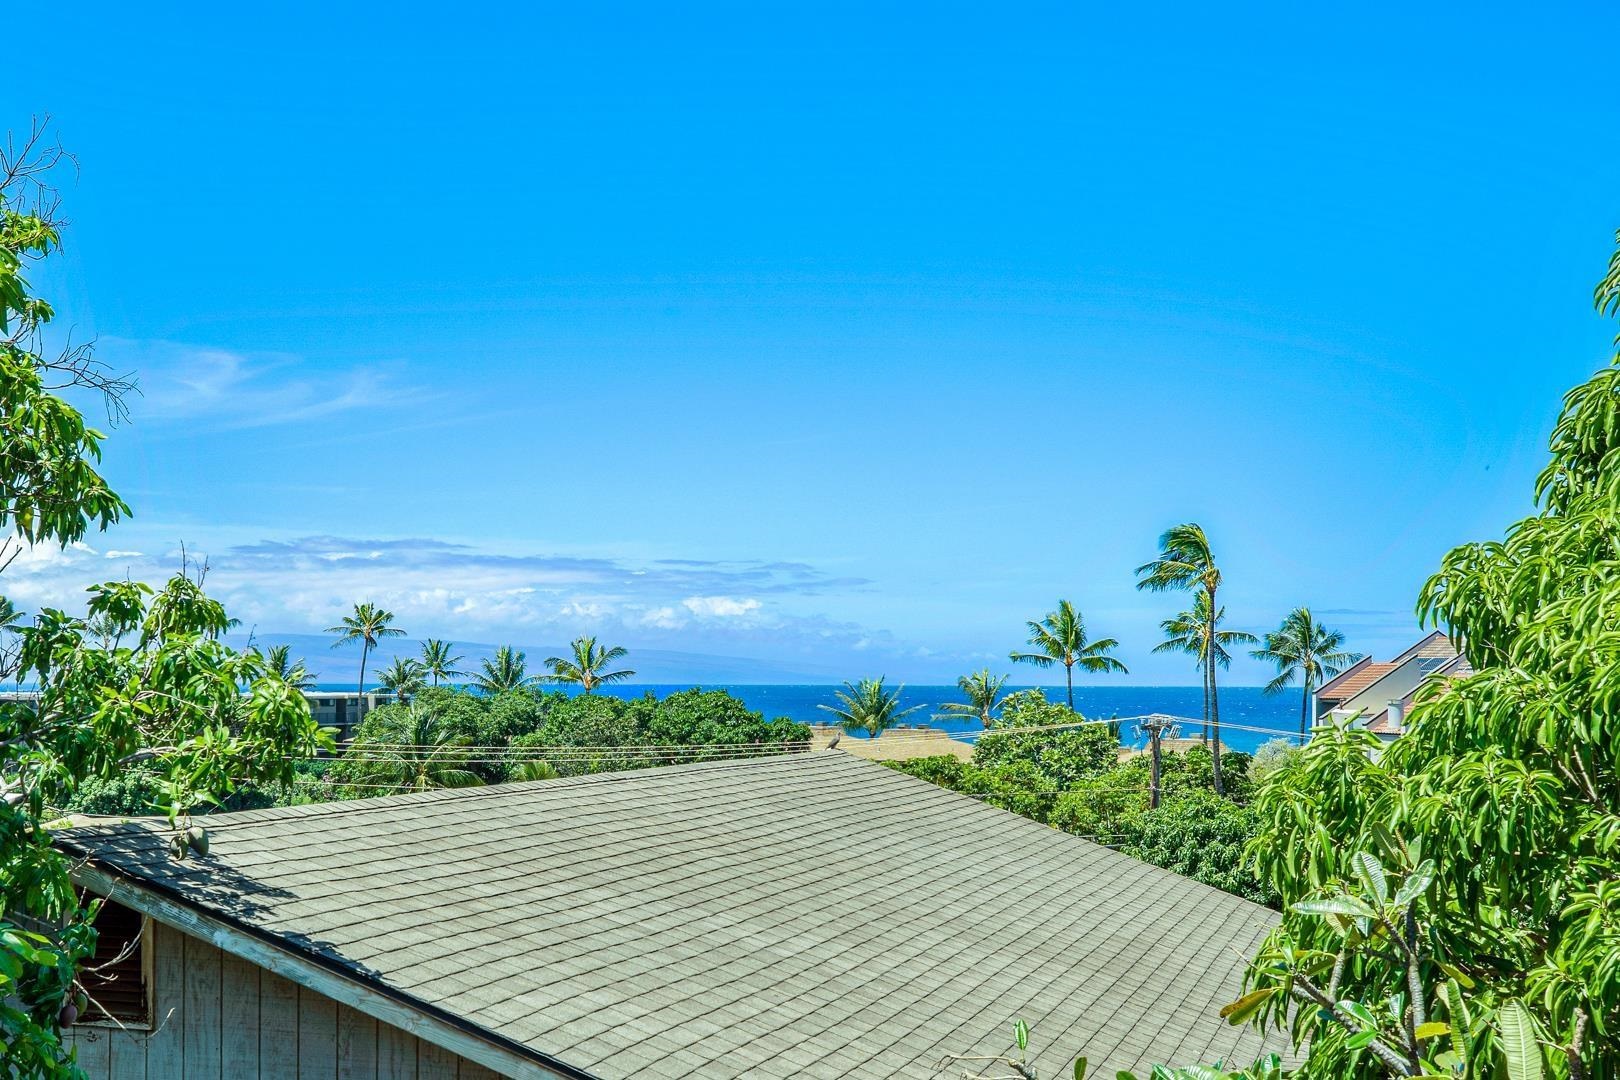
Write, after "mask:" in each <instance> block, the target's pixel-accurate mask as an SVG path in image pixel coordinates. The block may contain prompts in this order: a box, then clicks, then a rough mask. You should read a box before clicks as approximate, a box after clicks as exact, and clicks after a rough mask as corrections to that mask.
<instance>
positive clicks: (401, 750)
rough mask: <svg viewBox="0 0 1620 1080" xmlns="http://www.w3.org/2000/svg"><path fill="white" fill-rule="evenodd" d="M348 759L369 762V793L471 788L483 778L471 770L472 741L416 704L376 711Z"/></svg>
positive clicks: (426, 707)
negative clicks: (468, 747) (469, 746)
mask: <svg viewBox="0 0 1620 1080" xmlns="http://www.w3.org/2000/svg"><path fill="white" fill-rule="evenodd" d="M365 728H366V729H365V731H364V732H363V733H362V735H361V736H360V737H359V738H356V739H355V741H354V743H353V745H352V746H350V748H349V750H348V756H350V757H352V758H353V759H355V760H358V761H363V762H364V763H365V770H364V773H365V777H366V779H365V781H355V782H354V783H355V784H360V783H365V787H366V790H363V791H362V792H361V794H379V793H382V792H383V791H385V790H395V791H427V790H430V789H432V788H446V787H451V788H457V787H473V786H476V785H478V784H481V783H483V782H484V781H483V778H482V777H481V776H479V775H478V774H477V773H476V772H474V771H473V770H472V769H471V768H470V767H469V758H471V757H473V756H474V752H471V751H469V750H468V749H467V746H468V744H469V743H470V742H471V740H470V739H469V738H468V737H467V736H466V735H464V734H461V733H459V732H457V731H456V730H455V728H454V726H453V725H451V724H450V723H447V722H446V720H445V718H444V716H442V715H441V714H440V713H439V712H438V710H436V709H434V708H433V706H432V705H431V704H423V703H418V702H412V703H411V704H409V705H392V706H388V707H385V708H381V709H378V710H377V711H376V712H375V713H373V714H372V716H371V718H370V719H368V720H367V721H366V724H365Z"/></svg>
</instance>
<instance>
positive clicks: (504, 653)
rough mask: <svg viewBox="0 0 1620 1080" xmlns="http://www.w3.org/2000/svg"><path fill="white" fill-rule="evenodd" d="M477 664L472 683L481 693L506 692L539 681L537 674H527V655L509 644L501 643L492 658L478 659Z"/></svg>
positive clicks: (494, 693) (492, 694)
mask: <svg viewBox="0 0 1620 1080" xmlns="http://www.w3.org/2000/svg"><path fill="white" fill-rule="evenodd" d="M478 666H479V669H480V670H479V671H478V672H476V673H475V674H474V675H473V677H472V685H473V687H474V688H475V689H476V690H478V692H479V693H482V694H489V695H491V696H494V695H496V694H506V693H510V692H511V691H513V690H521V689H523V688H524V687H525V686H533V685H534V684H535V683H537V682H539V681H540V677H539V676H537V675H530V674H529V664H528V656H527V655H526V654H524V653H521V652H519V651H517V650H516V649H514V648H512V646H510V645H502V646H501V647H500V648H498V649H496V650H495V656H494V657H493V658H492V659H486V660H480V661H479V662H478Z"/></svg>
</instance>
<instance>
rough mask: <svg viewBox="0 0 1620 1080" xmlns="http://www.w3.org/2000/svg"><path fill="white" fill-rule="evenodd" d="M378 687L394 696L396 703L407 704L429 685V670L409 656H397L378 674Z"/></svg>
mask: <svg viewBox="0 0 1620 1080" xmlns="http://www.w3.org/2000/svg"><path fill="white" fill-rule="evenodd" d="M377 685H379V686H381V687H382V688H383V689H384V690H387V691H388V692H389V693H391V694H393V695H394V699H395V700H396V701H400V702H407V701H410V700H411V698H412V697H414V696H415V695H416V692H417V691H418V690H420V689H422V687H424V686H426V685H427V669H426V668H424V667H423V666H422V665H421V663H420V662H418V661H416V660H412V659H411V658H410V657H408V656H396V657H394V659H393V660H392V661H391V662H390V663H389V665H388V666H387V667H385V668H383V669H382V671H380V672H378V673H377Z"/></svg>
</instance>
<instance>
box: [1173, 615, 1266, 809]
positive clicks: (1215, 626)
mask: <svg viewBox="0 0 1620 1080" xmlns="http://www.w3.org/2000/svg"><path fill="white" fill-rule="evenodd" d="M1212 612H1213V614H1212ZM1225 618H1226V609H1225V608H1211V607H1210V606H1209V596H1208V594H1206V593H1195V594H1193V606H1192V608H1191V610H1189V611H1183V612H1181V613H1180V614H1179V615H1176V616H1174V617H1172V618H1169V619H1166V620H1164V622H1162V623H1160V624H1159V629H1161V630H1162V631H1163V632H1164V640H1163V641H1161V642H1160V643H1159V644H1157V645H1155V646H1154V647H1153V651H1154V652H1156V653H1158V652H1179V653H1186V654H1187V655H1189V656H1191V657H1192V658H1193V660H1194V663H1195V664H1196V665H1197V667H1198V670H1199V672H1201V673H1202V674H1203V677H1204V740H1205V741H1206V742H1208V743H1210V745H1211V746H1212V747H1213V754H1214V762H1215V790H1216V792H1217V793H1219V792H1220V790H1221V788H1222V784H1223V778H1222V776H1221V721H1220V713H1219V710H1218V709H1217V708H1216V707H1215V671H1216V669H1217V668H1220V669H1224V668H1228V667H1230V666H1231V664H1232V651H1231V650H1232V649H1233V648H1234V647H1236V646H1238V645H1252V644H1253V643H1254V642H1255V637H1254V635H1253V634H1249V633H1245V632H1244V631H1242V630H1222V629H1221V623H1222V621H1224V620H1225ZM1212 733H1213V738H1211V735H1212Z"/></svg>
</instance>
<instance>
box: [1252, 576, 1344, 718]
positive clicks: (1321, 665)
mask: <svg viewBox="0 0 1620 1080" xmlns="http://www.w3.org/2000/svg"><path fill="white" fill-rule="evenodd" d="M1253 656H1254V657H1255V659H1257V660H1267V661H1270V662H1271V663H1273V664H1275V665H1277V677H1276V678H1275V679H1272V680H1271V681H1270V682H1269V683H1267V684H1266V693H1268V694H1280V693H1282V692H1283V691H1284V690H1286V689H1288V687H1289V685H1290V684H1291V683H1292V682H1293V681H1294V678H1295V677H1296V676H1297V677H1298V678H1299V680H1300V683H1301V685H1302V687H1303V690H1304V692H1303V693H1302V695H1301V698H1300V706H1299V736H1300V738H1301V739H1302V740H1303V739H1304V738H1305V737H1306V735H1307V734H1308V733H1309V731H1310V714H1311V695H1312V694H1314V693H1315V692H1316V688H1317V687H1318V686H1320V685H1322V683H1323V681H1324V680H1325V679H1330V678H1332V677H1333V676H1335V675H1337V674H1338V673H1339V672H1341V671H1343V670H1344V669H1345V668H1347V667H1349V666H1350V665H1351V664H1354V663H1355V662H1356V661H1357V660H1360V659H1361V654H1360V653H1355V652H1349V651H1347V650H1346V649H1345V648H1344V635H1343V634H1341V633H1340V632H1339V631H1337V630H1329V629H1328V628H1327V627H1325V626H1323V625H1322V624H1321V623H1319V622H1317V621H1316V618H1315V616H1313V615H1312V614H1311V609H1310V608H1303V607H1302V608H1295V609H1294V610H1293V611H1290V612H1289V613H1288V614H1287V616H1285V617H1284V618H1283V621H1282V625H1281V626H1279V627H1277V629H1275V630H1273V631H1272V632H1271V633H1269V634H1267V635H1266V639H1265V642H1264V644H1262V645H1261V647H1260V648H1258V649H1255V650H1254V652H1253Z"/></svg>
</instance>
